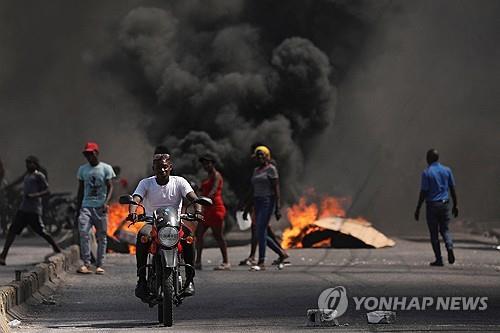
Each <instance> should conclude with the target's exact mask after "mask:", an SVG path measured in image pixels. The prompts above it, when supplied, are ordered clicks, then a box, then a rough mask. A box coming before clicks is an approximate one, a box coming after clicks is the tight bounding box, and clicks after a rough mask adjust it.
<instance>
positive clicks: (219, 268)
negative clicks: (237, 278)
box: [214, 263, 231, 271]
mask: <svg viewBox="0 0 500 333" xmlns="http://www.w3.org/2000/svg"><path fill="white" fill-rule="evenodd" d="M230 270H231V264H229V263H222V264H220V265H219V266H217V267H214V271H230Z"/></svg>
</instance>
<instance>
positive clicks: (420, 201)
mask: <svg viewBox="0 0 500 333" xmlns="http://www.w3.org/2000/svg"><path fill="white" fill-rule="evenodd" d="M424 200H425V192H424V191H420V194H419V196H418V202H417V208H416V209H415V213H414V216H415V221H418V219H419V217H420V207H422V204H423V203H424Z"/></svg>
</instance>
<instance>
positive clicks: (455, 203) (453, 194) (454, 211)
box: [450, 186, 458, 217]
mask: <svg viewBox="0 0 500 333" xmlns="http://www.w3.org/2000/svg"><path fill="white" fill-rule="evenodd" d="M450 194H451V199H452V200H453V208H452V209H451V212H452V214H453V216H455V217H458V200H457V193H456V192H455V186H450Z"/></svg>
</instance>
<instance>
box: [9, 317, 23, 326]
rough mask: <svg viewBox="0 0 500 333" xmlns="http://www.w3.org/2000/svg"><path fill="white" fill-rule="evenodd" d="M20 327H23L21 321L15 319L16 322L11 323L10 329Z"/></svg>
mask: <svg viewBox="0 0 500 333" xmlns="http://www.w3.org/2000/svg"><path fill="white" fill-rule="evenodd" d="M19 325H21V321H20V320H17V319H14V320H11V321H9V327H17V326H19Z"/></svg>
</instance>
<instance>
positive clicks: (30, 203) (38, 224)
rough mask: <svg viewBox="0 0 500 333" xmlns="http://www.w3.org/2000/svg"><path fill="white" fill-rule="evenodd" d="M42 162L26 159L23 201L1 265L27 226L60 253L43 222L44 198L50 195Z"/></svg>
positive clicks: (29, 157)
mask: <svg viewBox="0 0 500 333" xmlns="http://www.w3.org/2000/svg"><path fill="white" fill-rule="evenodd" d="M39 166H40V161H39V160H38V158H37V157H35V156H28V157H27V158H26V174H25V176H24V180H23V199H22V202H21V205H20V206H19V209H18V211H17V213H16V217H15V219H14V222H13V223H12V224H11V226H10V228H9V231H8V232H7V238H6V240H5V244H4V247H3V251H2V253H1V254H0V265H5V260H6V258H7V254H8V252H9V248H10V247H11V245H12V243H13V242H14V240H15V238H16V235H20V234H21V232H22V231H23V229H24V228H25V227H26V226H30V227H31V229H33V231H34V232H35V233H36V234H38V235H40V236H41V237H43V238H44V239H45V240H46V241H47V242H48V243H49V244H50V245H51V246H52V249H53V250H54V252H56V253H59V252H61V249H60V248H59V246H58V245H57V243H56V242H55V241H54V239H53V238H52V237H51V236H50V235H49V234H48V233H47V231H46V230H45V226H44V224H43V220H42V196H44V195H46V194H48V193H49V184H48V182H47V179H46V178H45V176H44V174H43V173H42V172H40V171H39V170H38V169H39Z"/></svg>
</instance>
